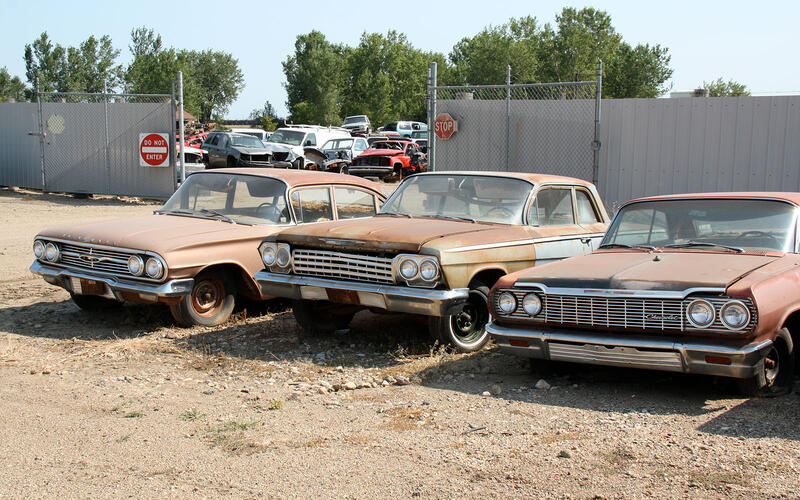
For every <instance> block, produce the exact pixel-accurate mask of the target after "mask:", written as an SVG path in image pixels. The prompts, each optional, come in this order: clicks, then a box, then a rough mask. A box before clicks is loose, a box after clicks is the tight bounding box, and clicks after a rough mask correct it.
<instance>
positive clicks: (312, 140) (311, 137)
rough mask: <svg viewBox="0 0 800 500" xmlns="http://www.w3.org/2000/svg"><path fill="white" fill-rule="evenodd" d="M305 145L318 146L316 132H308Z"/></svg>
mask: <svg viewBox="0 0 800 500" xmlns="http://www.w3.org/2000/svg"><path fill="white" fill-rule="evenodd" d="M304 145H305V146H316V145H317V136H316V134H308V135H307V136H306V142H305V143H304Z"/></svg>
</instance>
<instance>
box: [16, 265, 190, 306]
mask: <svg viewBox="0 0 800 500" xmlns="http://www.w3.org/2000/svg"><path fill="white" fill-rule="evenodd" d="M30 271H31V272H32V273H33V274H38V275H39V276H41V277H42V278H44V280H45V281H47V282H48V283H50V284H52V285H56V286H60V287H61V288H64V289H65V290H67V291H70V292H73V293H76V292H78V293H79V291H76V290H73V282H72V278H76V279H79V280H80V279H84V280H91V281H96V282H102V283H105V284H106V286H107V287H108V289H109V290H110V292H111V295H112V296H113V298H115V299H117V300H120V301H121V300H123V298H122V296H121V295H120V293H121V292H128V293H135V294H139V296H140V298H142V299H143V300H152V301H154V302H155V301H156V300H157V298H158V297H182V296H184V295H189V293H190V292H191V291H192V287H193V286H194V279H193V278H187V279H179V280H170V281H167V282H165V283H153V284H150V283H136V282H131V281H119V280H117V279H116V278H113V277H108V276H96V275H94V274H87V273H83V272H80V271H76V270H73V269H62V268H59V267H49V266H45V265H43V264H42V263H41V262H39V261H38V260H34V261H33V264H31V267H30ZM109 298H111V297H109Z"/></svg>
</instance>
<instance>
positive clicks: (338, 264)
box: [272, 243, 395, 284]
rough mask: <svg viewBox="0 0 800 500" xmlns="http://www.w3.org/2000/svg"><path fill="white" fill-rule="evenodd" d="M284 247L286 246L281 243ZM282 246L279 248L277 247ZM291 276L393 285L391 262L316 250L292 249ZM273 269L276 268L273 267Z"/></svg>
mask: <svg viewBox="0 0 800 500" xmlns="http://www.w3.org/2000/svg"><path fill="white" fill-rule="evenodd" d="M283 244H284V245H285V243H283ZM279 245H281V244H279ZM291 257H292V267H291V272H292V273H294V274H296V275H302V276H316V277H319V278H323V279H336V278H338V279H343V280H352V281H366V282H372V283H386V284H394V283H395V278H394V274H393V270H394V267H393V266H394V264H393V261H394V259H392V258H389V257H376V256H373V255H362V254H357V253H350V252H335V251H333V250H324V249H317V248H293V249H291ZM272 267H273V269H275V266H272Z"/></svg>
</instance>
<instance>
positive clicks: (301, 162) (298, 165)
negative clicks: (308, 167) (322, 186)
mask: <svg viewBox="0 0 800 500" xmlns="http://www.w3.org/2000/svg"><path fill="white" fill-rule="evenodd" d="M304 166H305V160H304V159H302V158H297V159H295V160H294V161H293V162H292V168H294V169H296V170H302V169H303V167H304Z"/></svg>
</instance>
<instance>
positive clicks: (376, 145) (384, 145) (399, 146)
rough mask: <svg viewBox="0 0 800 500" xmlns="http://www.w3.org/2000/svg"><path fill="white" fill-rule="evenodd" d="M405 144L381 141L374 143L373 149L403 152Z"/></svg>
mask: <svg viewBox="0 0 800 500" xmlns="http://www.w3.org/2000/svg"><path fill="white" fill-rule="evenodd" d="M403 148H405V144H404V143H402V142H399V141H380V142H374V143H372V149H396V150H398V151H402V150H403Z"/></svg>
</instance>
